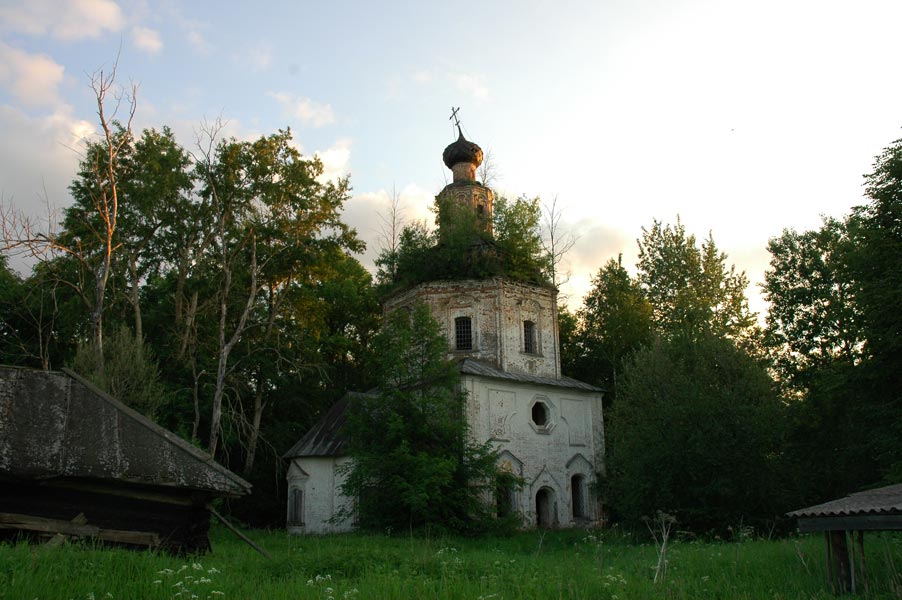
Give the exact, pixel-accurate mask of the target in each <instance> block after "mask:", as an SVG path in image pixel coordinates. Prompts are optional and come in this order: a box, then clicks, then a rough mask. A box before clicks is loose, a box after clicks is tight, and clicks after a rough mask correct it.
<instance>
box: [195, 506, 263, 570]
mask: <svg viewBox="0 0 902 600" xmlns="http://www.w3.org/2000/svg"><path fill="white" fill-rule="evenodd" d="M210 514H212V515H213V516H214V517H216V518H217V519H219V522H220V523H222V524H223V525H225V526H226V527H228V528H229V531H231V532H232V533H234V534H235V535H237V536H238V537H239V538H241V539H242V540H244V542H245V543H247V545H249V546H250V547H251V548H253V549H254V550H256V551H257V552H259V553H260V554H262V555H263V556H265V557H266V558H268V559H270V560H272V556H270V555H269V552H267V551H266V550H264V549H263V548H261V547H260V546H258V545H257V544H255V543H254V541H253V540H252V539H251V538H249V537H247V536H246V535H244V534H243V533H241V532H240V531H238V528H237V527H235V526H234V525H232V524H231V523H229V522H228V521H226V519H225V517H223V516H222V515H221V514H219V513H218V512H216V509H215V508H213V507H212V506H211V507H210Z"/></svg>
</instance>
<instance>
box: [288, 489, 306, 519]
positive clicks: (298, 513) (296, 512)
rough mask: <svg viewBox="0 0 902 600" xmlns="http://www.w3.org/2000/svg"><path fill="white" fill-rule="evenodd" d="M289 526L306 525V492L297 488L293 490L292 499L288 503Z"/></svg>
mask: <svg viewBox="0 0 902 600" xmlns="http://www.w3.org/2000/svg"><path fill="white" fill-rule="evenodd" d="M288 524H289V525H303V524H304V492H303V491H302V490H299V489H297V488H293V489H292V490H291V497H290V498H289V502H288Z"/></svg>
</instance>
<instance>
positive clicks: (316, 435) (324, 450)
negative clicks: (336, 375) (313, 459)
mask: <svg viewBox="0 0 902 600" xmlns="http://www.w3.org/2000/svg"><path fill="white" fill-rule="evenodd" d="M367 396H370V397H371V396H372V394H361V393H358V392H348V393H347V394H345V395H344V396H342V398H341V400H339V401H338V402H336V403H335V404H333V405H332V408H330V409H329V412H327V413H326V414H325V415H324V416H323V418H322V419H320V420H319V422H318V423H317V424H316V425H314V426H313V427H311V428H310V429H309V430H308V431H307V433H305V434H304V437H302V438H301V439H300V440H299V441H298V443H296V444H295V445H294V446H292V447H291V449H290V450H288V452H286V453H285V454H283V455H282V458H298V457H302V456H344V454H345V444H346V440H345V437H344V435H343V434H342V431H341V428H342V427H344V424H345V421H347V420H348V405H350V403H351V401H352V400H353V399H354V398H360V397H367Z"/></svg>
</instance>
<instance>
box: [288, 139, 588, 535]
mask: <svg viewBox="0 0 902 600" xmlns="http://www.w3.org/2000/svg"><path fill="white" fill-rule="evenodd" d="M458 133H459V137H458V139H457V141H455V142H453V143H452V144H450V145H449V146H448V147H447V148H445V151H444V154H443V160H444V163H445V165H446V166H447V167H448V168H449V169H450V170H451V171H452V173H453V181H452V182H451V183H449V184H448V185H446V186H445V188H444V189H443V190H442V191H441V192H440V194H439V195H438V197H437V200H438V202H439V203H442V202H450V203H452V204H453V205H454V206H455V207H456V209H457V210H464V211H467V212H468V213H469V214H470V215H471V216H472V217H474V218H475V219H476V222H477V223H478V224H479V226H480V227H482V229H483V232H484V233H485V234H488V236H487V237H489V238H491V234H492V229H491V227H492V205H493V201H494V196H493V194H492V191H491V190H490V189H489V188H488V187H486V186H484V185H483V184H481V183H479V182H478V181H477V180H476V169H477V167H478V166H479V165H480V163H481V162H482V159H483V153H482V150H481V149H480V148H479V146H477V145H476V144H474V143H473V142H470V141H468V140H466V139H465V138H464V136H463V133H462V132H461V131H460V128H459V127H458ZM449 226H453V225H448V224H442V227H449ZM418 302H422V303H425V304H426V305H427V306H429V308H430V309H431V311H432V315H433V317H434V318H435V319H436V320H437V321H438V322H439V323H440V324H441V326H442V329H443V332H444V334H445V337H446V338H447V339H448V341H449V347H448V356H449V358H452V359H454V360H455V361H456V362H457V364H458V365H459V369H460V373H461V385H462V386H463V388H464V389H465V390H466V392H467V410H466V414H467V419H468V421H469V423H468V426H469V432H470V435H472V436H473V438H474V440H475V441H476V442H484V441H491V442H492V444H493V445H494V446H495V448H496V449H497V452H498V461H499V466H500V467H501V468H502V469H506V470H509V471H511V472H512V473H514V474H515V475H517V476H519V477H520V478H521V479H522V480H523V482H524V485H523V486H522V487H520V488H519V489H516V490H514V491H512V492H510V496H509V497H506V498H498V499H496V500H497V502H498V511H499V514H502V513H506V512H508V511H516V512H518V513H520V515H521V516H522V517H523V521H524V523H525V524H526V525H527V526H534V527H536V526H537V527H572V526H583V525H592V524H596V523H598V522H599V521H600V518H601V507H600V505H599V502H598V500H597V498H596V496H595V494H594V485H593V484H594V482H595V478H596V473H599V472H602V471H603V469H604V429H603V417H602V404H601V396H602V390H601V389H599V388H597V387H595V386H592V385H589V384H587V383H583V382H581V381H577V380H575V379H572V378H569V377H566V376H564V375H563V374H562V373H561V357H560V339H559V332H558V320H557V317H558V314H557V290H556V289H554V288H553V287H551V286H548V285H542V284H537V283H530V282H524V281H520V280H514V279H511V278H508V277H505V276H491V277H487V278H481V279H442V280H436V281H427V282H424V283H420V284H418V285H415V286H413V287H409V288H407V289H402V290H400V291H397V292H395V293H394V294H393V295H391V296H389V297H388V298H387V299H386V300H385V301H384V305H383V308H384V310H385V312H386V313H388V312H391V311H393V310H397V309H399V308H403V307H406V306H412V305H413V304H416V303H418ZM354 396H355V395H354V394H349V395H348V396H345V398H343V399H342V400H341V401H339V402H338V403H336V405H335V406H333V408H332V409H331V410H330V411H329V413H327V414H326V415H325V417H323V419H322V420H321V421H320V422H319V423H317V424H316V425H315V426H314V427H313V428H311V430H310V431H308V432H307V434H306V435H305V436H304V437H303V438H302V439H301V440H300V441H299V442H298V443H297V444H295V445H294V447H292V448H291V450H289V451H288V452H287V453H286V454H285V458H286V459H288V460H289V461H290V466H289V471H288V530H289V532H292V533H328V532H337V531H348V530H351V529H353V523H352V522H350V520H347V521H345V522H340V523H337V522H334V519H333V517H334V516H335V515H336V514H337V513H338V512H339V511H340V509H341V508H343V507H347V506H351V505H352V500H351V499H349V498H346V497H344V496H343V495H342V494H341V491H340V486H341V484H342V470H341V469H340V468H339V467H340V466H341V465H342V464H345V463H347V461H348V460H350V459H349V458H348V457H347V455H346V454H345V445H344V440H343V438H342V435H341V427H342V425H343V423H344V419H345V414H346V413H345V411H346V407H347V405H348V403H349V402H353V401H354Z"/></svg>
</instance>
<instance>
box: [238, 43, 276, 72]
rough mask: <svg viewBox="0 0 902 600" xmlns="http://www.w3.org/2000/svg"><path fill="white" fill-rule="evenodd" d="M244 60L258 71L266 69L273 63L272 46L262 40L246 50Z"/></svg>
mask: <svg viewBox="0 0 902 600" xmlns="http://www.w3.org/2000/svg"><path fill="white" fill-rule="evenodd" d="M243 56H244V58H243V61H244V62H246V63H248V64H249V65H250V66H251V67H252V68H253V69H255V70H257V71H265V70H267V69H269V67H270V66H271V65H272V46H271V45H270V44H268V43H266V42H260V43H259V44H257V45H256V46H254V47H252V48H248V49H247V50H245V52H244V55H243Z"/></svg>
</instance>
